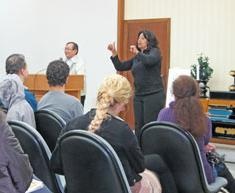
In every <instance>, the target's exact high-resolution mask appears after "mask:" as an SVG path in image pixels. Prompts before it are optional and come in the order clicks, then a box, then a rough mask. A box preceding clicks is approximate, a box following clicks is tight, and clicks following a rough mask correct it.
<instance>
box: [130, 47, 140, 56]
mask: <svg viewBox="0 0 235 193" xmlns="http://www.w3.org/2000/svg"><path fill="white" fill-rule="evenodd" d="M130 52H131V53H132V54H134V55H136V54H138V52H139V50H138V49H137V48H136V46H135V45H130Z"/></svg>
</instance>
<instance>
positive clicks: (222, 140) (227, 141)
mask: <svg viewBox="0 0 235 193" xmlns="http://www.w3.org/2000/svg"><path fill="white" fill-rule="evenodd" d="M210 142H212V143H221V144H228V145H235V139H226V138H214V137H213V138H212V139H211V140H210Z"/></svg>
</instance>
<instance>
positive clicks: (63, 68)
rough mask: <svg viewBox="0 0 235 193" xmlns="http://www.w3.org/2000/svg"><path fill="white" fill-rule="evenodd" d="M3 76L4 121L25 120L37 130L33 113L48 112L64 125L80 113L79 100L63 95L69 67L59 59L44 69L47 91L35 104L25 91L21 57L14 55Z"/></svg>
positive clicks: (0, 98) (0, 89)
mask: <svg viewBox="0 0 235 193" xmlns="http://www.w3.org/2000/svg"><path fill="white" fill-rule="evenodd" d="M6 73H7V75H5V76H3V77H2V78H1V80H0V101H1V106H2V107H3V108H4V109H7V110H8V113H7V119H8V120H12V119H16V120H20V121H24V122H26V123H28V124H30V125H31V126H33V127H34V128H35V127H36V124H35V118H34V114H33V111H34V112H35V111H37V110H39V109H49V110H52V111H54V112H56V113H57V114H58V115H60V116H61V117H62V118H63V119H64V120H65V121H66V122H68V121H69V120H70V119H72V118H75V117H77V116H79V115H82V114H83V106H82V104H81V103H80V101H79V100H78V99H77V98H75V97H73V96H70V95H68V94H65V93H64V86H65V83H66V81H67V79H68V75H69V66H68V65H67V64H66V63H65V62H63V61H62V60H55V61H52V62H51V63H49V65H48V67H47V72H46V75H47V79H48V84H49V87H50V91H49V92H48V93H46V94H45V95H44V96H43V98H42V99H41V100H40V101H39V103H38V104H37V102H36V100H35V97H33V95H32V94H29V91H26V89H25V88H24V85H23V81H24V80H25V79H26V78H27V75H28V71H27V65H26V61H25V58H24V56H23V55H21V54H13V55H10V56H9V57H8V58H7V60H6Z"/></svg>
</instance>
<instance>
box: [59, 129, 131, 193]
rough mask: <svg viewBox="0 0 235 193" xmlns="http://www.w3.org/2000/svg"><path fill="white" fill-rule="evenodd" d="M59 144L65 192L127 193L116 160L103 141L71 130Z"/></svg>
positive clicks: (109, 146) (82, 131) (81, 131)
mask: <svg viewBox="0 0 235 193" xmlns="http://www.w3.org/2000/svg"><path fill="white" fill-rule="evenodd" d="M59 145H60V154H61V161H62V165H63V171H64V175H65V181H66V190H67V192H68V193H131V191H130V187H129V184H128V181H127V178H126V175H125V173H124V169H123V167H122V164H121V162H120V160H119V158H118V157H117V155H116V153H115V151H114V150H113V148H112V147H111V145H109V144H108V143H107V142H106V141H105V140H104V139H103V138H101V137H99V136H97V135H96V134H94V133H91V132H88V131H84V130H73V131H69V132H67V133H65V134H64V135H63V136H62V137H61V138H60V140H59Z"/></svg>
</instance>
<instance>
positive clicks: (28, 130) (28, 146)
mask: <svg viewBox="0 0 235 193" xmlns="http://www.w3.org/2000/svg"><path fill="white" fill-rule="evenodd" d="M8 124H9V125H10V126H11V128H12V130H13V132H14V133H15V136H16V137H17V139H18V140H19V142H20V144H21V146H22V149H23V150H24V152H25V153H26V154H28V156H29V160H30V163H31V166H32V168H33V171H34V174H35V175H36V176H37V177H38V178H39V179H40V180H42V181H43V182H44V184H45V185H46V186H47V187H48V188H49V189H50V190H51V191H52V192H53V193H63V188H62V185H61V182H60V179H59V177H58V176H57V175H55V174H54V173H53V172H52V171H51V170H50V168H49V159H50V157H51V152H50V150H49V148H48V146H47V144H46V142H45V141H44V140H43V138H42V136H41V135H40V134H39V133H38V132H37V130H36V129H35V128H33V127H31V126H30V125H28V124H27V123H24V122H21V121H8Z"/></svg>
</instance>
